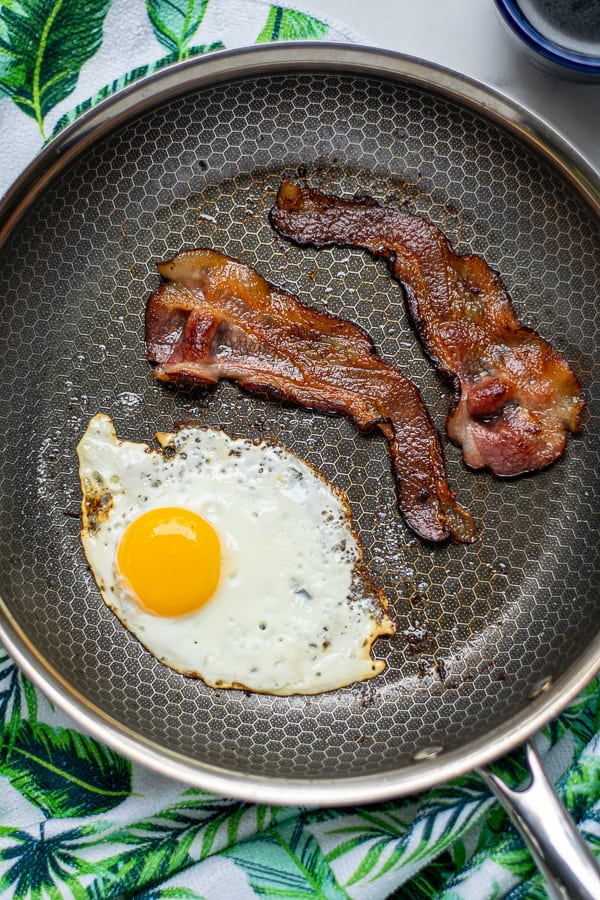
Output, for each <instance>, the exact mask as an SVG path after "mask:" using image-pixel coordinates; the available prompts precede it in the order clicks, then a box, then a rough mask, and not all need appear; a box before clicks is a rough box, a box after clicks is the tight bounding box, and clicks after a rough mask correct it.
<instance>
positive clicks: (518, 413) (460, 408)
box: [270, 181, 584, 476]
mask: <svg viewBox="0 0 600 900" xmlns="http://www.w3.org/2000/svg"><path fill="white" fill-rule="evenodd" d="M270 217H271V222H272V224H273V226H274V227H275V229H276V230H277V231H278V232H279V233H280V234H281V235H283V236H285V237H286V238H289V239H291V240H292V241H294V242H296V243H297V244H300V245H302V246H312V247H325V246H332V245H333V246H344V247H359V248H362V249H365V250H368V251H369V252H370V253H371V254H372V255H373V256H375V257H377V258H383V259H385V260H386V261H387V263H388V266H389V268H390V270H391V272H392V275H393V276H394V278H396V279H397V280H398V281H399V282H400V284H401V285H402V287H403V288H404V293H405V297H406V301H407V307H408V311H409V314H410V316H411V317H412V321H413V323H414V326H415V329H416V331H417V333H418V335H419V338H420V340H421V342H422V344H423V346H424V348H425V351H426V352H427V354H428V355H429V356H430V358H431V360H432V361H433V363H434V365H435V366H436V368H437V369H438V371H439V372H440V374H441V375H442V376H443V377H444V378H446V379H447V380H448V381H449V382H450V383H451V384H452V385H453V387H454V400H453V403H452V406H451V409H450V411H449V413H448V417H447V420H446V429H447V432H448V436H449V437H450V439H451V440H453V441H454V442H455V443H456V444H459V445H460V446H461V447H462V451H463V457H464V460H465V462H466V463H467V465H468V466H471V467H472V468H474V469H479V468H484V467H487V468H489V469H491V471H492V472H494V473H495V474H496V475H501V476H505V475H518V474H521V473H523V472H530V471H534V470H537V469H541V468H543V467H544V466H547V465H549V464H550V463H552V462H554V460H556V459H557V458H558V457H559V456H561V455H562V453H563V451H564V449H565V445H566V441H567V435H568V432H569V431H577V430H578V429H579V427H580V421H581V412H582V409H583V405H584V401H583V396H582V390H581V386H580V384H579V382H578V381H577V378H576V377H575V375H574V374H573V372H572V371H571V369H570V368H569V366H568V365H567V363H566V362H565V360H564V359H563V358H562V356H560V354H559V353H558V352H557V351H556V350H555V349H554V348H553V347H551V346H550V345H549V344H548V343H547V342H546V341H544V340H543V339H542V338H541V337H540V336H539V335H538V334H537V333H536V332H535V331H533V330H532V329H530V328H527V327H525V326H524V325H522V324H521V323H520V322H519V320H518V319H517V316H516V313H515V310H514V308H513V305H512V303H511V300H510V297H509V295H508V293H507V291H506V288H505V287H504V285H503V283H502V281H501V279H500V277H499V276H498V274H497V273H496V272H494V271H493V270H492V269H491V268H490V267H489V266H488V265H487V263H486V262H485V260H483V259H482V258H481V257H480V256H474V255H465V256H459V255H457V254H456V253H454V251H453V250H452V247H451V246H450V244H449V243H448V241H447V239H446V238H445V237H444V235H443V234H442V232H441V231H440V230H439V229H438V228H436V227H435V226H434V225H432V224H430V223H429V222H426V221H425V220H424V219H422V218H420V217H418V216H415V215H411V214H410V213H407V212H404V211H402V210H399V209H393V208H391V207H385V206H380V205H379V204H378V203H377V202H376V201H375V200H372V199H371V198H364V197H363V198H355V199H352V200H345V199H342V198H340V197H335V196H329V195H327V194H321V193H319V192H318V191H314V190H311V189H309V188H302V187H300V186H299V185H297V184H293V183H291V182H289V181H286V182H283V183H282V185H281V187H280V189H279V194H278V196H277V203H276V205H275V206H274V207H273V209H272V210H271V214H270Z"/></svg>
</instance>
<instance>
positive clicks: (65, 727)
mask: <svg viewBox="0 0 600 900" xmlns="http://www.w3.org/2000/svg"><path fill="white" fill-rule="evenodd" d="M297 38H310V39H321V38H327V39H328V40H343V41H352V40H356V39H358V38H359V36H358V35H355V34H353V33H352V32H351V31H350V30H349V29H347V28H345V27H344V26H343V25H342V24H340V23H337V22H334V21H332V20H331V19H329V18H328V17H327V16H324V15H321V14H319V12H318V11H308V10H306V9H304V10H301V9H298V8H292V7H290V6H286V7H282V6H276V5H273V4H271V3H269V2H268V0H145V2H144V0H112V2H111V0H7V2H4V3H1V2H0V159H1V160H2V165H1V167H0V194H2V193H4V192H5V191H6V189H7V188H8V187H9V185H10V183H11V182H12V181H13V180H14V179H15V178H16V177H17V176H18V174H19V173H20V171H21V170H22V169H23V168H24V167H25V166H26V165H27V163H28V162H29V161H30V160H31V159H32V158H33V157H34V156H35V154H36V153H37V152H38V151H39V149H40V148H41V147H42V146H43V145H44V144H45V142H46V141H48V140H49V139H51V137H52V136H53V135H54V134H56V133H57V132H58V131H60V130H61V129H62V128H63V127H64V126H65V125H66V124H68V123H69V122H70V121H72V120H73V119H74V118H76V117H77V115H78V114H80V113H81V112H82V111H83V110H85V109H87V108H89V107H90V106H91V105H93V104H94V103H95V102H97V101H98V100H100V99H102V98H103V97H106V96H107V95H109V94H110V93H113V92H115V91H117V90H119V89H120V88H122V87H123V86H124V85H126V84H128V83H129V82H130V81H131V80H132V79H134V78H138V77H140V76H143V75H145V74H148V73H150V72H152V71H154V70H156V69H157V68H159V67H161V66H163V65H164V64H165V63H167V62H170V61H174V60H176V59H182V58H185V57H187V56H191V55H197V54H203V53H209V52H211V51H213V50H215V49H218V48H233V47H239V46H244V45H249V44H254V43H258V42H264V41H271V40H290V39H297ZM599 720H600V690H599V683H598V681H597V680H595V681H594V682H593V683H592V684H590V685H589V687H588V689H587V690H586V691H585V692H584V693H583V695H582V696H580V697H579V698H578V699H577V701H576V702H575V703H573V704H572V705H571V706H570V708H569V709H567V710H566V711H565V712H564V713H563V714H562V715H561V716H560V717H559V718H558V719H557V720H556V721H554V722H552V723H551V725H550V726H549V727H548V728H547V729H545V731H544V733H543V735H539V736H538V746H539V748H540V749H541V751H542V756H543V758H544V761H545V764H546V767H547V770H548V771H549V773H550V774H551V776H552V777H553V778H554V780H555V781H556V783H557V786H558V790H559V793H560V795H561V797H562V798H563V800H564V802H565V803H566V805H567V806H568V808H569V809H570V811H571V813H572V814H573V816H574V818H575V820H576V821H577V822H578V824H579V827H580V829H581V830H582V831H583V833H584V834H585V836H586V838H587V839H588V840H589V842H590V844H591V846H592V848H593V849H594V850H596V851H597V850H599V849H600V805H599V801H600V735H599V734H598V731H599V726H600V721H599ZM0 721H2V722H3V732H2V744H1V751H2V753H1V757H0V896H2V897H3V898H8V897H13V896H14V897H22V898H42V897H43V898H57V900H64V898H74V900H81V898H86V897H90V898H98V900H106V898H112V897H118V898H139V900H142V898H144V900H150V898H153V900H158V898H181V900H183V898H205V900H227V898H233V900H244V898H255V897H284V898H307V897H317V898H320V897H322V898H331V900H334V898H335V900H337V898H356V900H376V898H385V897H389V896H396V897H401V898H434V897H435V898H438V900H442V898H443V900H450V898H452V900H459V898H466V900H486V898H490V900H491V898H500V897H509V898H515V900H516V898H541V897H544V896H546V892H545V890H544V887H543V884H542V881H541V878H540V876H539V875H538V874H537V871H536V869H535V867H534V865H533V862H532V860H531V857H530V856H529V853H528V852H527V850H526V849H525V848H524V846H523V843H522V841H521V840H520V838H519V837H518V836H517V835H516V833H515V832H514V831H513V830H512V828H511V826H510V825H509V822H508V819H507V816H506V814H505V813H504V812H503V810H502V809H501V808H500V807H499V805H498V803H497V802H496V801H495V800H494V799H493V798H492V797H491V795H490V794H489V792H488V790H487V789H486V787H485V786H484V784H483V782H482V781H481V780H480V779H479V778H478V777H477V776H476V775H467V776H465V777H464V778H460V779H458V780H456V781H454V782H452V783H450V784H443V785H441V786H440V787H438V788H436V789H434V790H430V791H428V792H427V793H423V794H420V795H418V796H413V797H409V798H403V799H400V800H398V801H396V802H389V803H383V804H378V805H373V806H368V807H361V808H352V809H316V810H315V809H313V810H309V809H301V808H286V807H267V806H254V805H251V804H247V803H241V802H238V801H236V800H232V799H228V798H226V797H220V796H214V795H211V794H207V793H204V792H202V791H199V790H196V789H190V788H188V787H186V786H185V785H183V784H178V783H176V782H174V781H171V780H167V779H163V778H161V777H159V776H158V775H156V774H155V773H153V772H150V771H148V770H146V769H144V768H143V767H141V766H139V765H134V764H131V763H130V762H129V761H128V760H126V759H123V758H121V757H120V756H118V755H117V754H115V753H114V752H112V751H111V750H110V749H108V748H107V747H104V746H102V745H101V744H100V743H98V741H96V740H94V739H92V738H91V737H90V736H89V735H86V734H83V733H82V732H81V731H80V730H79V729H78V728H77V727H76V726H75V724H74V723H73V722H72V721H71V720H69V719H68V717H67V716H66V715H64V714H62V713H61V712H60V711H59V710H57V709H55V708H53V707H52V706H51V704H50V703H49V702H48V700H46V699H45V697H44V696H43V695H42V694H41V693H39V692H38V691H37V690H36V689H35V688H34V687H33V686H32V685H31V684H30V683H29V682H28V681H27V679H26V678H25V677H24V675H23V674H22V673H21V672H20V671H19V670H18V669H17V668H16V667H15V665H14V664H13V662H12V660H11V659H10V657H9V656H8V655H7V654H6V653H5V652H3V651H2V652H1V653H0ZM498 769H499V771H500V772H502V773H504V775H505V776H506V777H507V778H509V779H511V780H512V782H513V783H519V782H520V781H522V780H523V778H524V769H523V765H522V760H521V757H520V755H519V754H518V753H516V754H514V755H513V756H511V757H509V758H506V759H503V760H502V761H501V762H500V763H499V764H498Z"/></svg>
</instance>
